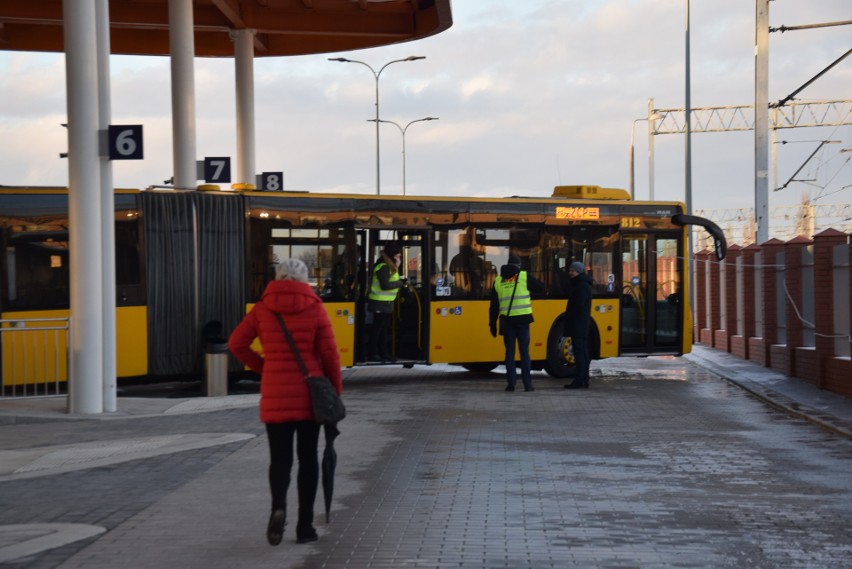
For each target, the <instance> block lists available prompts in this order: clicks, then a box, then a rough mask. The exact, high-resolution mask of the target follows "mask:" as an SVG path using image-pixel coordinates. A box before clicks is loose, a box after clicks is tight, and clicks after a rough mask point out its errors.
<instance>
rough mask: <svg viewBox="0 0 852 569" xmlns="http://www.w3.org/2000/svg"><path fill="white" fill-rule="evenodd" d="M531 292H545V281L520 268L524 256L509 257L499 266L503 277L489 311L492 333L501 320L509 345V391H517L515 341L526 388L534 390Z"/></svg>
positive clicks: (505, 339)
mask: <svg viewBox="0 0 852 569" xmlns="http://www.w3.org/2000/svg"><path fill="white" fill-rule="evenodd" d="M530 290H532V292H537V293H538V292H544V284H543V283H542V282H541V281H539V280H538V279H536V278H533V277H530V276H528V274H527V272H526V271H523V270H521V259H520V258H519V257H517V256H515V255H511V256H510V257H509V264H507V265H503V266H502V267H500V276H499V277H497V279H496V280H495V281H494V287H493V289H492V291H491V306H490V309H489V311H488V326H489V328H490V330H491V335H492V336H493V337H495V338H496V337H497V332H498V329H497V328H498V326H497V324H498V321H499V322H500V330H499V332H500V334H501V335H502V336H503V346H505V348H506V360H505V363H506V381H507V383H508V385H507V386H506V391H514V390H515V383H516V382H517V372H516V370H515V342H516V341H517V343H518V352H520V356H521V377H522V379H523V382H524V391H535V388H534V387H533V384H532V376H531V374H530V366H531V362H530V324H532V322H533V311H532V300H531V296H530Z"/></svg>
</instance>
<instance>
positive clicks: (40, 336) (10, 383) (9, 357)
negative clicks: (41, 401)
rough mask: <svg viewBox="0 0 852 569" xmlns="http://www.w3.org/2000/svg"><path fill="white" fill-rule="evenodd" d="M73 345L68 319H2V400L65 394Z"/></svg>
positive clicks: (0, 371)
mask: <svg viewBox="0 0 852 569" xmlns="http://www.w3.org/2000/svg"><path fill="white" fill-rule="evenodd" d="M70 345H71V327H70V320H69V319H68V318H16V319H8V320H2V319H0V363H1V364H2V365H1V366H0V397H36V396H44V395H56V394H59V393H62V391H63V389H64V385H65V383H66V382H67V380H68V370H69V369H70V363H71V362H70V350H69V347H70Z"/></svg>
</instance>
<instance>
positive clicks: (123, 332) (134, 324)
mask: <svg viewBox="0 0 852 569" xmlns="http://www.w3.org/2000/svg"><path fill="white" fill-rule="evenodd" d="M115 349H116V354H117V355H116V364H115V365H116V372H117V375H118V377H135V376H139V375H147V373H148V309H147V307H145V306H122V307H119V308H117V309H116V311H115Z"/></svg>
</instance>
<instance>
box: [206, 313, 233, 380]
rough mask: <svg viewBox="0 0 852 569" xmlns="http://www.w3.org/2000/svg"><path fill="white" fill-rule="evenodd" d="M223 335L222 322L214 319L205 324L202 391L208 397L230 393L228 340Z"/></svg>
mask: <svg viewBox="0 0 852 569" xmlns="http://www.w3.org/2000/svg"><path fill="white" fill-rule="evenodd" d="M221 335H222V323H221V322H218V321H216V320H212V321H210V322H208V323H207V324H205V326H204V330H203V336H204V381H202V382H201V393H202V394H203V395H206V396H207V397H219V396H222V395H227V394H228V341H227V340H226V339H225V338H222V337H221Z"/></svg>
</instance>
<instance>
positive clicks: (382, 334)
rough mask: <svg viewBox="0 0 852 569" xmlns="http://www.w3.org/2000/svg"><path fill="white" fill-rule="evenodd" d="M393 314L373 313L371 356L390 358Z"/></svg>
mask: <svg viewBox="0 0 852 569" xmlns="http://www.w3.org/2000/svg"><path fill="white" fill-rule="evenodd" d="M392 317H393V314H391V313H390V312H374V313H373V330H372V332H371V333H370V355H371V356H373V357H376V356H390V355H391V354H390V349H389V348H388V332H389V330H390V327H391V318H392Z"/></svg>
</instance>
